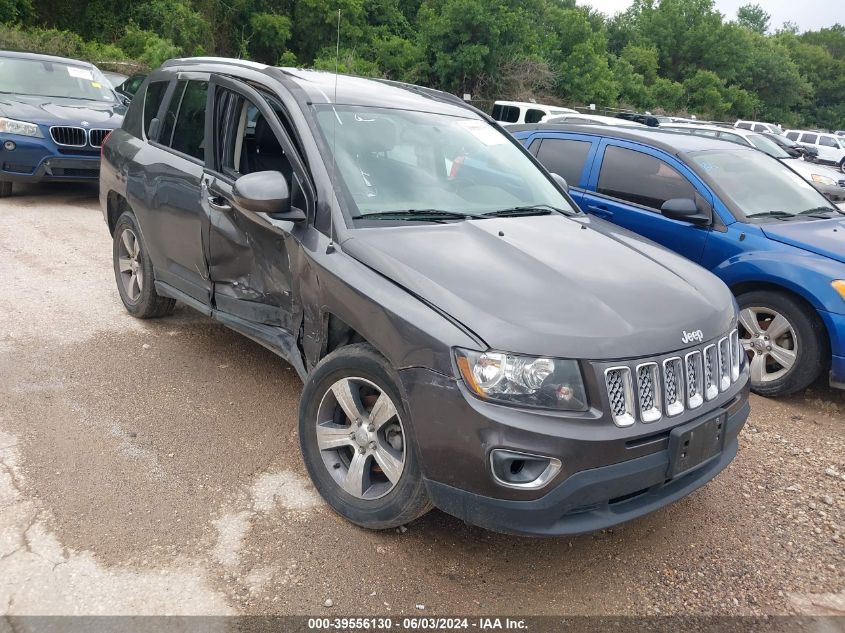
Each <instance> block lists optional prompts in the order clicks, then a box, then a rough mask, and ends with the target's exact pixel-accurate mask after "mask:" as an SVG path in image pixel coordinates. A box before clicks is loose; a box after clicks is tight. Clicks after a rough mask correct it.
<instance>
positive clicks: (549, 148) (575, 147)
mask: <svg viewBox="0 0 845 633" xmlns="http://www.w3.org/2000/svg"><path fill="white" fill-rule="evenodd" d="M589 153H590V143H588V142H587V141H572V140H563V139H554V138H547V139H543V142H542V143H541V145H540V150H539V151H538V152H537V159H538V160H539V161H540V162H541V163H543V165H544V166H545V167H546V169H548V170H549V171H550V172H552V173H554V174H559V175H561V176H563V178H564V180H566V182H567V183H568V184H569V185H570V186H572V187H577V186H578V183H579V182H581V173H582V172H583V171H584V163H585V162H586V161H587V154H589Z"/></svg>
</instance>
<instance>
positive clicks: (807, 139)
mask: <svg viewBox="0 0 845 633" xmlns="http://www.w3.org/2000/svg"><path fill="white" fill-rule="evenodd" d="M818 140H819V135H818V134H804V135H802V136H801V142H802V143H810V144H815V143H816V142H817V141H818Z"/></svg>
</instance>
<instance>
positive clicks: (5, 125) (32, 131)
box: [0, 117, 44, 138]
mask: <svg viewBox="0 0 845 633" xmlns="http://www.w3.org/2000/svg"><path fill="white" fill-rule="evenodd" d="M0 132H5V133H6V134H17V135H19V136H36V137H38V138H44V135H43V134H42V133H41V130H39V129H38V126H37V125H35V123H28V122H27V121H16V120H15V119H7V118H6V117H0Z"/></svg>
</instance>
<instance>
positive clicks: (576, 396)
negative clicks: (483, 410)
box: [455, 348, 587, 411]
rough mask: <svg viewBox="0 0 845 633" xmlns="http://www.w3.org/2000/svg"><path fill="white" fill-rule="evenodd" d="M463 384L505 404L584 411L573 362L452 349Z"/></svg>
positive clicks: (581, 386) (581, 387) (584, 401)
mask: <svg viewBox="0 0 845 633" xmlns="http://www.w3.org/2000/svg"><path fill="white" fill-rule="evenodd" d="M455 360H456V362H457V364H458V369H459V371H460V374H461V378H462V379H463V381H464V384H466V386H467V387H468V388H469V389H470V390H471V391H472V392H473V393H474V394H475V395H477V396H478V397H480V398H482V399H484V400H492V401H495V402H502V403H506V404H513V405H522V406H530V407H540V408H543V409H558V410H563V411H586V410H587V395H586V393H585V391H584V381H583V379H582V378H581V369H580V367H579V366H578V362H577V361H574V360H563V359H559V358H542V357H537V356H521V355H518V354H507V353H505V352H494V351H488V352H476V351H473V350H467V349H459V348H458V349H455Z"/></svg>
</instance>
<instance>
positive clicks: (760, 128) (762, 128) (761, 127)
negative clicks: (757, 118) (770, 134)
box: [754, 123, 768, 132]
mask: <svg viewBox="0 0 845 633" xmlns="http://www.w3.org/2000/svg"><path fill="white" fill-rule="evenodd" d="M767 129H768V128H767V127H766V126H765V125H763V124H762V123H755V124H754V131H755V132H765V131H766V130H767Z"/></svg>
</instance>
